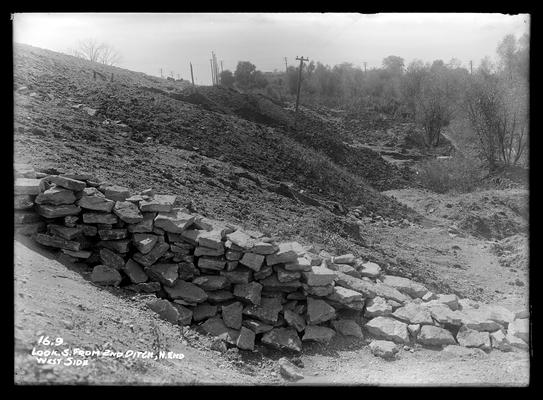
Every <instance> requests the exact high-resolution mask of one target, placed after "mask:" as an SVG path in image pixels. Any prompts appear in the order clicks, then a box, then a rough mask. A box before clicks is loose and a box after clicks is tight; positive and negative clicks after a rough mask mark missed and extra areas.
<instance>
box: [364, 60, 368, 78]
mask: <svg viewBox="0 0 543 400" xmlns="http://www.w3.org/2000/svg"><path fill="white" fill-rule="evenodd" d="M367 64H368V63H367V62H366V61H364V75H366V65H367Z"/></svg>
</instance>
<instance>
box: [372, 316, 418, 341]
mask: <svg viewBox="0 0 543 400" xmlns="http://www.w3.org/2000/svg"><path fill="white" fill-rule="evenodd" d="M365 327H366V330H367V331H368V332H369V333H370V334H371V335H373V336H375V337H376V338H380V339H386V340H392V341H393V342H396V343H409V332H408V331H407V324H405V323H403V322H400V321H397V320H395V319H393V318H388V317H377V318H374V319H372V320H371V321H369V322H368V323H367V324H366V325H365Z"/></svg>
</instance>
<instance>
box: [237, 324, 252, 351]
mask: <svg viewBox="0 0 543 400" xmlns="http://www.w3.org/2000/svg"><path fill="white" fill-rule="evenodd" d="M255 337H256V335H255V333H254V332H253V331H252V330H250V329H249V328H246V327H244V326H242V327H241V330H240V331H239V336H238V338H237V340H236V346H237V347H238V348H239V349H241V350H251V351H252V350H254V348H255Z"/></svg>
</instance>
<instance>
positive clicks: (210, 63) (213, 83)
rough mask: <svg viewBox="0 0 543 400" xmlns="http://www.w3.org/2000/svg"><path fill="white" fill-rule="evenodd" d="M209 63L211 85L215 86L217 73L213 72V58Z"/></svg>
mask: <svg viewBox="0 0 543 400" xmlns="http://www.w3.org/2000/svg"><path fill="white" fill-rule="evenodd" d="M209 65H210V66H211V85H212V86H215V73H214V72H213V60H212V59H211V58H210V59H209Z"/></svg>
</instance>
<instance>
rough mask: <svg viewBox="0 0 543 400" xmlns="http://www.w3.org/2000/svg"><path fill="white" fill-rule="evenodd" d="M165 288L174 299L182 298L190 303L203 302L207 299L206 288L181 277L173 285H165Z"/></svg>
mask: <svg viewBox="0 0 543 400" xmlns="http://www.w3.org/2000/svg"><path fill="white" fill-rule="evenodd" d="M164 290H165V291H166V293H168V295H169V296H170V297H171V298H172V299H182V300H184V301H187V302H189V303H203V302H204V301H206V300H207V293H206V292H205V291H204V290H202V289H201V288H199V287H198V286H196V285H194V284H192V283H190V282H185V281H182V280H180V279H178V280H177V281H176V282H175V284H174V285H173V286H171V287H168V286H164Z"/></svg>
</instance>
